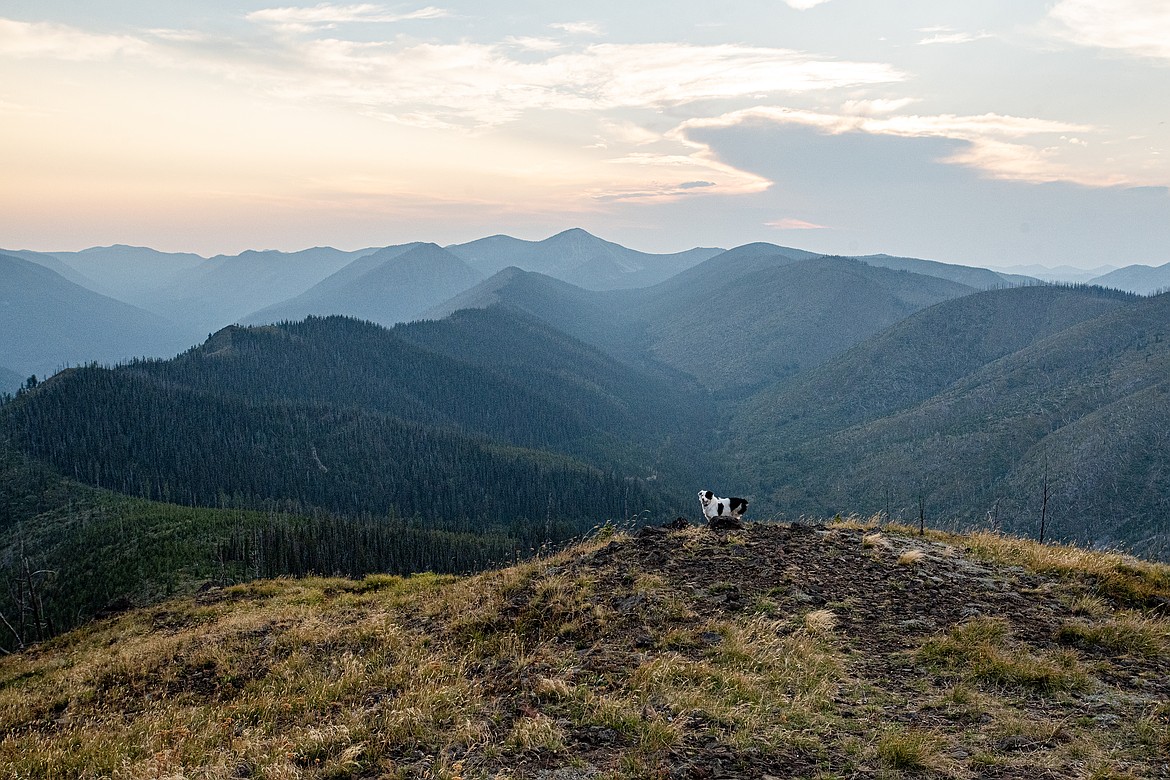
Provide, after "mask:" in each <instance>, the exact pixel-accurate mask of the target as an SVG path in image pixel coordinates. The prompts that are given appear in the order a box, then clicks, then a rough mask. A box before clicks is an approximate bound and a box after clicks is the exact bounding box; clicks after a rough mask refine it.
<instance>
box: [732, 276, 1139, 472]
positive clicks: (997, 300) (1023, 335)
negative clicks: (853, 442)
mask: <svg viewBox="0 0 1170 780" xmlns="http://www.w3.org/2000/svg"><path fill="white" fill-rule="evenodd" d="M1133 301H1134V299H1133V297H1132V296H1127V295H1123V294H1120V293H1113V292H1111V291H1107V290H1104V289H1101V288H1067V287H1039V286H1034V287H1016V288H1011V289H1003V290H993V291H989V292H982V293H975V294H973V295H968V296H964V297H962V298H957V299H953V300H949V301H944V302H943V303H939V304H935V305H934V306H931V307H929V308H927V309H924V310H922V311H919V312H917V313H916V314H912V315H910V316H909V317H907V318H906V319H904V320H902V321H901V322H898V323H896V324H895V325H893V326H891V327H890V328H888V329H886V330H884V331H882V332H881V333H879V334H878V335H876V336H874V337H872V338H870V339H867V340H866V341H863V342H862V343H860V344H858V345H857V346H855V347H853V348H851V349H850V350H849V351H848V352H846V353H844V354H842V355H841V356H839V357H838V358H835V359H834V360H832V361H829V362H828V363H825V364H823V365H821V366H819V367H818V368H816V369H814V370H812V371H810V372H807V373H805V374H803V375H800V376H798V377H795V378H794V379H793V380H792V381H789V382H783V383H779V384H776V385H773V386H770V387H768V388H765V389H764V390H762V391H761V392H760V393H758V394H756V395H755V396H753V397H752V398H749V399H747V400H745V402H744V403H743V404H742V405H741V406H740V407H739V408H738V409H737V410H736V413H735V419H734V421H733V423H732V428H733V430H734V432H735V433H734V444H733V449H744V450H747V451H754V450H756V449H758V448H759V447H761V446H763V447H766V446H768V444H767V443H766V442H770V441H775V442H784V444H783V446H791V445H793V444H796V443H800V442H802V441H805V440H807V439H808V438H811V437H814V436H817V435H820V434H824V433H826V432H830V431H835V430H843V429H845V428H849V427H851V426H853V425H857V424H860V423H864V422H868V421H872V420H876V419H879V418H881V417H885V416H887V415H889V414H891V413H893V412H895V411H897V410H899V409H904V408H907V407H911V406H914V405H915V404H917V403H920V402H922V401H925V400H926V399H928V398H930V397H931V396H933V395H935V394H937V393H939V392H942V391H943V390H945V389H946V388H947V387H949V386H950V385H952V384H954V383H955V382H957V381H959V380H960V379H962V378H964V377H966V376H968V375H969V374H971V373H972V372H973V371H975V370H977V369H979V368H981V367H982V366H985V365H987V364H988V363H991V362H992V361H995V360H998V359H999V358H1002V357H1004V356H1006V355H1010V354H1012V353H1014V352H1017V351H1019V350H1021V349H1023V348H1024V347H1027V346H1029V345H1031V344H1034V343H1035V342H1037V341H1039V340H1041V339H1044V338H1047V337H1049V336H1052V335H1055V334H1057V333H1060V332H1061V331H1063V330H1065V329H1067V328H1068V327H1070V326H1072V325H1074V324H1076V323H1079V322H1083V321H1085V320H1089V319H1092V318H1094V317H1097V316H1100V315H1101V314H1104V313H1106V312H1108V311H1112V310H1114V309H1117V308H1119V307H1123V306H1127V305H1129V304H1131V303H1133Z"/></svg>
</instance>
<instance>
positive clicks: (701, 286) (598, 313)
mask: <svg viewBox="0 0 1170 780" xmlns="http://www.w3.org/2000/svg"><path fill="white" fill-rule="evenodd" d="M973 291H974V290H973V289H972V288H970V287H966V286H964V285H960V284H957V283H954V282H950V281H947V280H944V279H939V278H935V277H930V276H923V275H920V274H912V273H906V272H899V271H893V270H890V269H886V268H877V267H872V266H869V265H866V264H864V263H861V262H859V261H856V260H850V259H846V258H834V257H822V256H818V255H814V254H812V253H808V252H804V251H802V250H793V249H787V248H784V247H777V246H774V245H772V244H749V245H746V246H743V247H738V248H736V249H732V250H728V251H727V252H724V253H722V254H720V255H717V256H716V257H714V258H712V259H710V260H707V261H705V262H703V263H700V264H698V265H696V266H693V267H691V268H689V269H687V270H686V271H683V272H682V273H679V274H677V275H675V276H673V277H671V278H670V279H668V280H667V281H665V282H662V283H660V284H657V285H654V286H653V287H647V288H641V289H636V290H614V291H606V292H593V291H588V290H582V289H580V288H577V287H574V286H572V285H567V284H565V283H556V282H553V281H551V280H549V279H548V278H547V277H542V276H540V275H537V274H531V273H526V272H521V271H519V270H518V269H517V270H505V271H502V272H500V273H499V274H497V275H496V276H495V277H493V278H492V279H490V280H488V281H486V282H484V283H483V284H482V285H480V286H478V287H476V288H472V290H469V291H468V292H467V293H464V294H463V295H461V296H458V297H456V298H455V299H453V300H451V301H448V302H447V303H445V304H443V305H442V306H441V307H437V308H435V309H432V310H431V312H430V314H431V315H432V316H434V315H442V314H445V313H446V312H449V311H452V310H454V309H456V308H458V307H460V306H477V307H478V306H488V305H493V304H498V305H505V306H508V307H511V308H514V309H518V310H522V311H524V312H526V313H528V314H530V315H532V316H535V317H537V318H539V319H542V320H544V321H546V322H548V323H550V324H552V325H553V326H554V327H556V328H558V329H562V330H564V331H565V332H567V333H570V334H572V335H573V336H575V337H577V338H580V339H582V340H583V341H587V342H589V343H591V344H594V345H597V346H599V347H601V348H602V349H605V350H606V351H608V352H610V353H611V354H613V355H615V356H618V357H619V358H621V359H622V360H626V361H629V362H640V363H641V364H642V365H653V364H664V365H666V366H669V367H670V368H672V369H673V370H675V371H680V372H683V373H685V374H688V375H690V376H692V377H694V378H696V379H698V380H699V381H700V382H701V383H703V384H704V385H706V386H707V387H709V388H713V389H716V390H720V391H724V390H729V391H732V392H734V393H741V392H743V390H744V388H748V387H752V386H757V385H760V384H762V383H766V382H769V381H775V380H777V379H779V378H782V377H785V376H788V375H791V374H794V373H796V372H798V371H801V370H805V369H807V368H810V367H812V366H815V365H817V364H819V363H820V362H823V361H824V360H826V359H827V358H829V357H831V356H833V355H835V354H838V353H840V352H842V351H844V350H845V349H847V348H849V347H850V346H852V345H853V344H855V343H857V342H859V341H861V340H863V339H865V338H867V337H868V336H870V335H872V334H873V333H876V332H877V331H879V330H881V329H882V328H884V327H886V326H887V325H890V324H892V323H894V322H896V321H898V320H900V319H902V318H903V317H905V316H907V315H909V314H911V313H912V312H914V311H917V310H918V309H921V308H923V307H925V306H929V305H931V304H934V303H937V302H939V301H942V300H946V299H949V298H955V297H959V296H962V295H966V294H969V293H971V292H973Z"/></svg>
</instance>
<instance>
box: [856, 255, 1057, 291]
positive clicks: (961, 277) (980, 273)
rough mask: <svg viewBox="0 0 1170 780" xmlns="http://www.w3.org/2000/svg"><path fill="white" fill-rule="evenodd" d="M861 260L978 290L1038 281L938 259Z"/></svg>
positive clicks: (884, 257)
mask: <svg viewBox="0 0 1170 780" xmlns="http://www.w3.org/2000/svg"><path fill="white" fill-rule="evenodd" d="M854 259H855V260H860V261H861V262H863V263H867V264H868V265H875V266H879V267H881V268H892V269H894V270H895V271H911V272H913V273H916V274H924V275H926V276H937V277H938V278H939V279H949V280H950V281H952V282H958V283H959V284H965V285H967V286H968V287H973V288H975V289H976V290H991V289H994V288H996V287H1003V286H1004V285H1016V284H1035V283H1036V280H1035V279H1033V278H1031V277H1028V276H1023V275H1021V274H1009V273H1000V272H998V271H991V270H988V269H986V268H973V267H971V266H966V265H955V264H953V263H940V262H937V261H935V260H919V259H918V258H914V257H893V256H891V255H885V254H881V255H858V256H856V257H854Z"/></svg>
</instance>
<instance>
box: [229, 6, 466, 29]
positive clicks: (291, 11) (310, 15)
mask: <svg viewBox="0 0 1170 780" xmlns="http://www.w3.org/2000/svg"><path fill="white" fill-rule="evenodd" d="M450 15H451V13H450V12H449V11H446V10H444V9H442V8H436V7H434V6H427V7H426V8H420V9H418V10H417V11H409V12H407V13H391V12H388V11H387V10H386V8H385V7H384V6H380V5H374V4H371V3H361V4H357V5H333V4H331V3H321V4H319V5H315V6H313V7H311V8H306V7H303V6H285V7H281V8H262V9H260V10H259V11H252V12H251V13H249V14H248V15H247V17H245V18H247V19H248V21H250V22H263V23H266V24H274V25H294V26H298V27H301V26H311V25H328V24H339V23H343V22H383V23H394V22H404V21H410V20H414V19H441V18H443V17H446V16H450Z"/></svg>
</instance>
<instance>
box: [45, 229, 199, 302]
mask: <svg viewBox="0 0 1170 780" xmlns="http://www.w3.org/2000/svg"><path fill="white" fill-rule="evenodd" d="M53 255H54V256H55V257H56V258H57V259H59V260H60V261H62V262H63V263H65V264H67V265H69V266H70V267H71V268H73V269H75V270H76V271H77V272H79V273H81V274H82V275H84V278H85V279H88V280H90V282H89V283H85V282H81V284H83V285H84V286H86V287H89V288H90V289H93V290H96V291H97V292H100V293H101V294H103V295H108V296H110V297H111V298H116V299H117V300H120V301H125V302H127V303H131V304H134V305H135V306H141V307H142V308H144V309H150V310H152V311H155V309H154V308H153V304H154V302H155V301H156V300H157V297H158V295H159V293H160V292H161V291H163V290H165V289H166V288H168V287H169V286H171V285H173V284H175V283H177V282H178V281H179V280H180V279H182V278H183V275H184V274H186V273H188V272H190V271H192V270H194V269H195V268H197V267H199V266H200V265H202V264H204V263H206V262H207V261H206V259H205V258H203V257H200V256H199V255H196V254H192V253H190V252H160V251H158V250H156V249H150V248H149V247H140V246H126V245H124V244H115V245H113V246H100V247H91V248H89V249H83V250H81V251H80V252H54V253H53ZM159 313H162V312H159Z"/></svg>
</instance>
